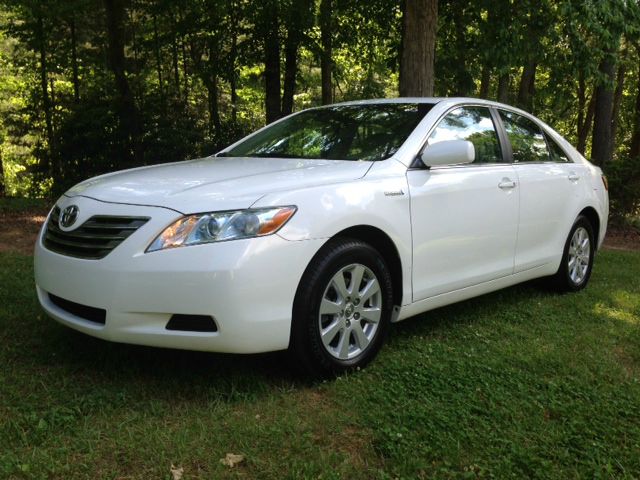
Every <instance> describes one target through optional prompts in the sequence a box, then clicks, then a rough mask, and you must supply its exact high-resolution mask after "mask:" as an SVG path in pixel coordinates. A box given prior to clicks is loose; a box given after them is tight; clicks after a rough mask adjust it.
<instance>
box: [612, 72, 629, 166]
mask: <svg viewBox="0 0 640 480" xmlns="http://www.w3.org/2000/svg"><path fill="white" fill-rule="evenodd" d="M626 73H627V68H626V66H625V64H624V63H622V62H621V63H620V65H619V66H618V75H617V80H616V90H615V92H614V94H613V110H612V112H611V147H610V148H611V156H612V157H613V152H615V149H616V136H617V135H618V124H619V116H620V103H621V101H622V91H623V89H624V77H625V75H626Z"/></svg>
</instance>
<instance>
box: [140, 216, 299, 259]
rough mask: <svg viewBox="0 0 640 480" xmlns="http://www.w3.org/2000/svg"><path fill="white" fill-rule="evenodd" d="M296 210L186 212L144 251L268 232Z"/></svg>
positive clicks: (255, 235)
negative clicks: (192, 213)
mask: <svg viewBox="0 0 640 480" xmlns="http://www.w3.org/2000/svg"><path fill="white" fill-rule="evenodd" d="M295 212H296V207H274V208H260V209H250V210H238V211H235V212H211V213H199V214H196V215H188V216H186V217H182V218H181V219H180V220H178V221H176V222H174V223H173V224H171V225H169V226H168V227H167V228H166V229H165V230H164V231H163V232H162V233H161V234H160V235H158V237H157V238H156V239H155V240H154V241H153V242H152V243H151V245H149V248H147V252H155V251H156V250H163V249H165V248H176V247H185V246H187V245H199V244H202V243H211V242H222V241H225V240H237V239H240V238H252V237H262V236H264V235H271V234H272V233H275V232H277V231H278V230H279V229H280V227H282V226H283V225H284V224H285V223H287V221H288V220H289V219H290V218H291V217H292V216H293V214H294V213H295Z"/></svg>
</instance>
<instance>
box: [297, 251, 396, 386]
mask: <svg viewBox="0 0 640 480" xmlns="http://www.w3.org/2000/svg"><path fill="white" fill-rule="evenodd" d="M392 304H393V295H392V283H391V275H390V273H389V270H388V268H387V266H386V264H385V262H384V260H383V259H382V257H381V255H380V254H379V253H378V252H377V251H376V250H375V249H374V248H372V247H371V246H370V245H368V244H366V243H363V242H361V241H359V240H351V239H335V240H331V241H330V242H329V243H328V244H327V245H325V246H324V247H323V249H322V250H321V251H320V252H319V253H318V254H317V255H316V256H315V257H314V259H313V260H312V261H311V263H310V265H309V267H308V268H307V270H306V272H305V274H304V276H303V278H302V281H301V282H300V286H299V288H298V292H297V293H296V298H295V302H294V308H293V325H292V331H291V341H290V346H289V351H290V353H291V354H292V355H293V357H294V361H295V362H296V365H298V366H300V367H302V368H303V370H305V371H306V373H310V374H312V375H314V376H326V375H330V374H338V373H342V372H344V371H347V370H350V369H354V368H357V367H363V366H364V365H366V364H367V363H369V362H370V361H371V360H372V359H373V358H374V357H375V355H376V354H377V353H378V350H379V349H380V347H381V346H382V344H383V342H384V339H385V337H386V335H387V331H388V328H389V324H390V320H391V311H392Z"/></svg>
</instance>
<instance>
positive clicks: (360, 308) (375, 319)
mask: <svg viewBox="0 0 640 480" xmlns="http://www.w3.org/2000/svg"><path fill="white" fill-rule="evenodd" d="M381 315H382V291H381V290H380V283H379V282H378V279H377V278H376V276H375V274H374V273H373V272H372V271H371V269H370V268H368V267H365V266H364V265H361V264H359V263H353V264H351V265H347V266H346V267H343V268H341V269H340V270H339V271H338V272H337V273H336V274H335V275H334V276H333V277H332V278H331V280H330V281H329V284H328V285H327V287H326V288H325V290H324V293H323V295H322V301H321V303H320V312H319V315H318V328H319V329H320V338H321V339H322V344H323V345H324V348H325V349H326V351H327V352H328V353H329V354H330V355H331V356H333V357H335V358H338V359H340V360H348V359H350V358H354V357H356V356H358V355H360V354H361V353H362V352H364V351H365V350H366V349H367V347H368V346H369V345H370V344H371V341H372V340H373V338H374V336H375V334H376V332H377V330H378V325H379V323H380V318H381Z"/></svg>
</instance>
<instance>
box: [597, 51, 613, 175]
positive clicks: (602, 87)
mask: <svg viewBox="0 0 640 480" xmlns="http://www.w3.org/2000/svg"><path fill="white" fill-rule="evenodd" d="M614 55H615V50H609V51H607V52H606V53H605V57H604V58H603V59H602V61H601V62H600V67H599V70H600V73H601V74H602V75H603V77H604V80H603V81H601V82H600V83H599V84H598V85H597V86H596V90H595V98H596V100H595V113H594V119H593V137H592V140H591V159H592V161H593V162H594V163H595V164H596V165H600V166H602V165H604V164H606V163H607V162H609V160H611V155H612V151H611V147H612V141H611V119H612V114H613V89H612V88H611V86H612V85H613V83H614V81H615V68H616V64H615V57H614Z"/></svg>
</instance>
